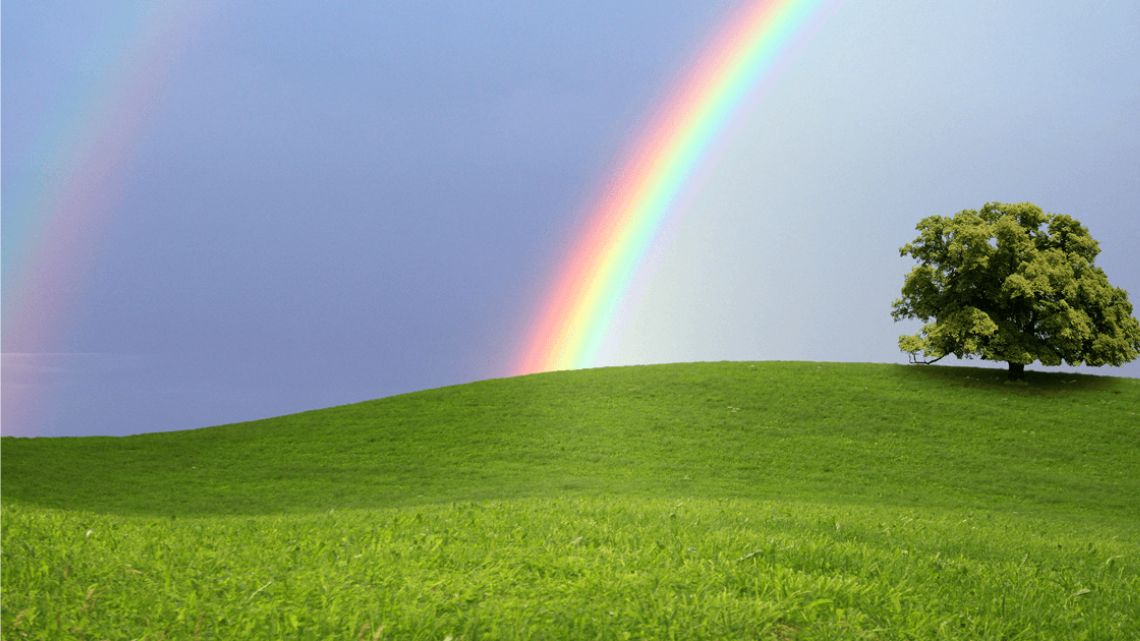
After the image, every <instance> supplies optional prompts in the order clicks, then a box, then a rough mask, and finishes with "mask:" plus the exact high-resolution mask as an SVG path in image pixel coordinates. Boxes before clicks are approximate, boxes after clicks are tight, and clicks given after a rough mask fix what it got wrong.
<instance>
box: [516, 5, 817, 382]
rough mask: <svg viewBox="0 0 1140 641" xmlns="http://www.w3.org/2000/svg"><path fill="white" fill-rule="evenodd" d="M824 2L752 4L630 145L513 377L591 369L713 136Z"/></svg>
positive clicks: (543, 308)
mask: <svg viewBox="0 0 1140 641" xmlns="http://www.w3.org/2000/svg"><path fill="white" fill-rule="evenodd" d="M823 4H824V0H750V1H749V2H747V3H746V4H745V6H743V7H742V8H741V9H740V10H738V11H737V12H735V13H734V14H733V15H731V16H730V17H729V19H728V20H727V22H726V24H725V26H724V27H723V29H722V30H721V31H720V33H719V34H717V35H716V36H715V37H714V38H713V39H712V41H711V44H710V45H709V46H707V47H706V48H705V50H704V53H703V54H702V55H701V56H700V57H699V59H698V60H697V62H696V64H695V65H694V66H693V67H692V68H691V71H690V72H689V73H688V74H687V75H686V76H685V77H684V79H683V80H682V81H681V82H680V83H679V85H677V88H676V89H675V90H674V91H673V93H672V96H671V98H670V99H668V100H667V101H665V103H664V105H663V106H662V108H661V109H660V111H659V113H658V115H657V116H656V118H654V119H653V121H652V122H651V123H650V124H649V126H648V127H647V128H646V130H645V131H644V132H643V133H642V134H641V136H640V137H639V138H638V139H637V141H636V143H635V144H634V145H632V147H631V150H630V151H629V152H628V154H627V156H626V159H625V161H624V162H623V163H622V164H621V166H620V169H619V170H618V171H617V172H616V174H614V175H613V177H612V178H611V179H610V181H609V188H608V189H607V190H606V192H605V193H604V195H603V197H602V198H601V199H600V202H598V203H597V205H596V206H594V207H593V208H592V209H591V210H590V213H589V214H588V215H587V216H586V227H585V229H584V230H583V232H582V233H581V234H580V236H579V237H578V239H577V241H576V242H575V244H574V246H573V247H572V248H571V251H570V253H569V255H568V256H567V258H566V259H565V260H564V261H563V262H562V263H561V267H560V270H559V272H558V275H557V277H556V279H555V281H554V284H553V286H552V287H550V288H549V289H548V290H547V293H546V294H545V296H544V300H543V301H542V304H541V306H540V309H539V313H538V314H537V315H536V320H535V322H534V323H533V324H532V326H531V331H530V335H529V337H528V338H527V339H526V341H525V343H524V346H523V350H522V351H523V353H522V355H521V357H520V358H519V359H518V361H517V366H516V367H515V369H516V373H519V374H527V373H533V372H542V371H552V370H560V369H573V368H577V367H587V366H590V365H591V364H593V363H594V360H595V358H596V356H597V354H598V351H599V350H600V348H601V346H602V343H603V340H604V339H605V337H606V334H607V331H608V330H609V327H610V325H611V322H612V321H613V318H614V316H615V314H616V313H617V311H618V309H619V307H620V305H621V302H622V300H623V298H624V297H625V295H626V293H627V290H628V289H629V286H630V283H631V280H632V279H633V276H634V274H635V272H636V270H637V267H638V264H639V263H640V262H641V260H642V258H643V257H644V256H645V254H646V252H647V250H648V249H649V247H650V246H651V244H652V242H653V240H654V238H655V236H656V235H657V232H658V230H659V229H660V228H661V226H662V224H663V223H664V221H665V220H666V218H667V216H668V214H669V211H670V208H671V205H672V204H673V203H674V201H675V200H676V199H677V197H678V195H679V193H680V192H681V190H682V188H683V187H684V185H685V184H686V180H687V179H688V178H689V177H690V176H691V175H692V174H693V173H694V171H695V169H696V167H697V165H698V163H699V162H700V161H701V159H702V158H703V157H704V156H705V155H706V153H707V151H708V150H709V148H710V146H711V145H712V143H713V141H714V139H715V138H716V136H717V134H718V133H719V132H720V131H721V130H722V129H724V127H725V125H726V124H727V122H728V121H729V119H730V117H731V116H732V115H733V113H734V112H735V111H737V110H738V107H739V106H740V105H741V104H742V103H743V102H745V100H746V98H747V97H748V96H749V95H750V94H751V93H752V92H753V91H754V90H755V88H756V86H757V84H758V82H759V81H760V80H761V79H763V78H764V77H766V76H768V75H770V72H771V70H772V69H773V67H774V66H775V64H776V62H777V61H778V60H779V58H780V54H781V53H783V52H784V51H786V50H787V49H788V48H789V45H790V44H791V43H792V42H793V39H794V37H795V36H796V35H797V34H799V33H801V32H802V31H803V30H804V27H805V26H806V24H807V23H808V22H809V18H811V17H812V16H815V15H817V14H818V13H820V11H819V10H820V8H821V6H822V5H823Z"/></svg>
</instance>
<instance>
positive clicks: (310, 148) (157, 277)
mask: <svg viewBox="0 0 1140 641" xmlns="http://www.w3.org/2000/svg"><path fill="white" fill-rule="evenodd" d="M741 4H742V3H741V2H734V1H729V0H723V1H716V2H702V3H694V2H682V1H675V2H674V1H667V0H653V1H634V0H629V1H624V2H616V3H581V2H562V1H551V2H542V3H535V2H524V1H521V0H519V1H515V0H502V1H499V2H484V3H450V2H423V1H416V2H412V1H407V2H345V3H338V4H337V5H336V7H335V9H334V8H331V5H327V4H322V3H311V2H292V1H274V2H268V1H265V2H260V1H254V0H248V1H243V2H236V3H223V2H211V1H204V2H193V3H177V2H170V3H147V2H141V1H140V2H128V1H125V0H124V1H114V2H113V1H110V0H98V1H95V2H89V1H82V2H70V1H65V0H56V1H48V2H43V1H38V0H37V1H31V0H6V1H5V2H4V3H3V8H2V22H0V28H2V92H0V97H2V162H3V165H2V170H3V173H2V181H3V184H2V199H3V218H2V221H0V222H2V227H0V230H2V240H3V247H2V248H3V258H4V263H3V314H4V325H3V328H2V332H3V352H4V354H3V363H2V364H3V371H2V376H3V416H2V419H3V423H2V427H0V429H2V431H3V433H4V434H6V435H24V436H59V435H88V434H105V435H120V434H133V433H140V432H150V431H165V430H174V429H188V428H196V427H203V426H208V425H214V424H222V423H231V422H237V421H244V420H250V419H256V418H263V417H268V416H276V415H281V414H286V413H291V412H297V411H303V410H308V409H315V408H320V407H327V406H332V405H338V404H343V403H350V402H355V401H361V400H365V399H370V398H377V397H382V396H388V395H392V394H398V393H404V392H410V391H414V390H419V389H427V388H433V387H439V386H443V385H451V384H458V383H464V382H469V381H473V380H480V379H486V378H493V377H499V376H506V375H510V374H512V373H513V367H514V363H515V362H516V361H517V358H518V355H519V352H520V349H522V345H521V342H522V341H523V340H524V337H525V336H526V334H527V331H528V329H529V328H530V327H531V325H533V323H534V322H535V319H536V315H537V313H538V311H539V309H538V305H539V304H540V303H541V301H542V295H543V293H544V291H546V290H547V289H548V288H549V287H550V284H551V282H552V281H553V279H554V278H555V276H556V275H557V270H558V267H559V266H560V264H561V260H562V259H563V258H564V257H565V255H566V253H567V251H568V248H569V247H571V246H572V245H573V242H574V240H575V238H576V235H575V234H576V232H577V231H578V230H579V229H581V227H582V225H583V224H584V220H585V218H586V217H587V216H588V214H589V208H590V205H591V203H592V202H593V201H594V200H595V199H596V197H597V195H598V194H599V193H602V192H604V191H605V190H606V189H607V188H608V187H609V186H610V184H611V181H612V177H613V173H614V171H615V168H616V167H617V166H619V164H620V162H621V161H622V159H623V158H624V156H623V154H625V153H627V152H628V150H629V148H630V145H631V144H632V141H633V140H635V139H636V136H637V134H638V133H639V132H640V131H641V130H642V129H643V128H644V127H645V126H646V122H647V121H648V120H649V119H650V118H651V117H652V114H654V113H655V109H657V108H658V107H659V106H660V105H661V104H663V102H665V101H667V100H668V98H669V96H670V95H671V93H670V92H671V90H675V87H676V84H677V83H678V81H679V79H680V78H681V77H683V76H684V73H685V70H686V69H688V68H690V66H691V65H692V63H693V60H694V59H695V58H696V57H697V56H698V55H699V54H700V53H701V51H702V50H704V48H705V47H706V46H707V45H708V43H709V40H710V38H711V37H712V35H713V34H715V33H716V32H717V31H718V29H720V28H721V27H722V26H723V23H724V22H725V20H727V19H728V17H729V16H730V15H732V14H733V11H734V9H735V8H737V7H738V6H739V5H741ZM155 7H158V9H156V8H155ZM1138 32H1140V5H1138V4H1137V3H1135V2H1133V1H1129V0H1121V1H1115V0H1109V1H1105V2H1089V3H1072V2H1048V3H1041V2H1030V1H1019V0H1017V1H1015V0H1009V1H1002V0H984V1H983V0H963V1H961V2H954V3H942V2H910V1H907V2H903V1H893V2H874V3H865V2H834V1H828V2H824V3H823V8H822V9H821V10H820V11H819V12H818V15H816V16H815V17H813V19H812V20H811V21H810V22H809V25H808V26H807V27H806V28H804V29H803V30H802V31H801V32H800V33H798V34H797V35H796V36H795V37H794V39H793V41H792V44H791V46H789V47H788V48H787V49H786V50H785V51H783V52H782V53H781V54H780V57H779V60H778V64H777V65H775V67H774V68H773V69H772V72H771V73H770V74H769V75H768V76H766V77H765V78H764V79H763V80H762V81H761V82H758V83H757V85H756V87H755V88H754V90H753V91H752V93H750V94H749V96H748V97H747V99H746V100H744V102H743V103H742V104H741V105H740V106H739V108H738V109H737V111H736V112H735V113H734V114H733V116H732V118H731V119H730V121H729V122H728V124H727V125H726V126H725V127H724V129H723V130H722V131H720V133H719V134H718V136H717V137H716V139H715V141H714V143H713V145H712V147H711V148H710V150H709V151H708V153H707V154H706V155H705V156H704V157H703V158H702V160H701V161H700V163H699V164H698V166H697V169H696V171H695V172H694V173H693V175H692V176H691V177H690V179H689V180H688V181H687V182H686V184H685V186H684V188H683V189H682V191H681V194H680V195H679V197H678V199H677V200H676V202H674V203H673V205H672V207H671V208H670V210H669V214H668V217H667V219H666V222H665V224H664V225H663V226H662V227H661V229H660V231H659V233H658V234H657V236H656V237H655V239H654V241H653V244H652V246H651V248H650V251H649V252H648V254H647V256H646V257H645V259H644V260H643V261H642V262H641V263H640V265H639V266H638V269H637V272H636V274H635V277H634V283H633V286H631V287H630V289H629V290H628V292H627V295H626V296H625V297H624V299H623V300H622V303H621V306H620V309H619V310H618V313H617V315H616V316H615V318H614V321H613V323H612V327H611V328H610V331H609V332H608V333H607V335H606V338H605V341H604V343H603V345H602V348H601V350H600V352H599V355H598V357H597V359H596V363H594V364H595V365H598V366H604V365H625V364H638V363H660V362H680V361H697V360H826V361H859V362H884V363H904V362H906V355H905V354H902V353H900V352H899V351H898V348H897V345H896V340H897V338H898V336H899V335H900V334H902V333H913V332H914V331H916V329H917V326H916V324H915V323H895V322H893V321H892V320H891V317H890V307H891V302H892V301H893V300H894V299H895V298H896V297H898V295H899V289H900V287H901V285H902V281H903V277H904V275H905V274H906V272H907V271H908V270H909V269H910V266H911V264H912V263H911V262H910V261H909V259H905V258H902V257H900V256H899V252H898V249H899V247H900V246H901V245H903V244H905V243H906V242H908V241H910V240H911V239H913V237H914V235H915V231H914V225H915V224H916V223H917V222H918V220H919V219H921V218H923V217H925V216H928V215H932V214H941V215H951V214H953V213H955V212H957V211H959V210H962V209H975V208H978V207H980V206H981V205H982V204H983V203H985V202H988V201H1007V202H1011V201H1025V200H1029V201H1033V202H1035V203H1037V204H1038V205H1040V206H1042V207H1043V208H1044V209H1045V210H1046V211H1050V212H1061V213H1067V214H1070V215H1073V216H1075V217H1077V218H1078V219H1079V220H1081V221H1082V222H1083V223H1084V224H1085V225H1086V226H1087V227H1088V228H1089V229H1090V231H1091V233H1092V234H1093V236H1094V237H1095V238H1096V239H1097V240H1099V241H1100V245H1101V249H1102V254H1101V255H1100V257H1099V258H1098V264H1099V265H1100V266H1101V267H1102V268H1103V269H1104V270H1105V271H1106V272H1107V274H1108V276H1109V279H1110V281H1111V282H1112V283H1113V284H1114V285H1116V286H1118V287H1122V288H1124V289H1125V290H1127V291H1128V292H1130V293H1131V299H1132V301H1133V303H1134V304H1135V303H1137V302H1140V299H1138V297H1140V252H1137V251H1136V250H1135V248H1136V247H1138V246H1140V215H1138V212H1140V127H1138V126H1137V125H1136V122H1137V116H1140V65H1136V64H1135V61H1136V60H1140V39H1137V38H1136V37H1135V34H1136V33H1138ZM53 207H55V209H53ZM67 208H71V210H70V211H74V212H80V213H82V216H81V217H80V216H78V215H77V216H76V217H73V218H70V219H69V218H67V217H66V216H60V217H58V219H57V220H55V221H54V222H53V221H51V220H49V218H50V216H48V215H47V213H46V212H51V211H65V210H68V209H67ZM944 362H945V361H944ZM971 364H979V363H978V362H977V361H972V362H971ZM939 366H942V365H941V364H940V365H939ZM1030 369H1042V368H1041V367H1040V366H1039V365H1037V366H1031V368H1030ZM1061 369H1065V368H1061ZM1080 371H1088V372H1089V373H1097V374H1106V375H1117V376H1132V377H1140V363H1135V362H1134V363H1132V364H1130V365H1127V366H1124V367H1120V368H1111V367H1106V368H1095V369H1083V370H1080Z"/></svg>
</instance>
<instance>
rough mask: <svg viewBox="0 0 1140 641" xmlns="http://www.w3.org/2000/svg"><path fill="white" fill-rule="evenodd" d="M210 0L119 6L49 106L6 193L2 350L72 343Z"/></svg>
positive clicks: (104, 17) (60, 347) (105, 17)
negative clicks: (117, 216)
mask: <svg viewBox="0 0 1140 641" xmlns="http://www.w3.org/2000/svg"><path fill="white" fill-rule="evenodd" d="M204 7H205V3H197V2H194V1H193V0H170V1H169V2H163V3H153V4H149V5H140V6H134V5H130V6H127V5H123V6H115V7H114V10H113V11H107V12H104V13H103V14H101V19H100V20H99V21H98V24H93V25H92V27H91V32H92V34H94V35H92V37H91V42H89V43H87V44H88V48H87V50H86V51H84V52H83V55H82V56H80V55H76V58H80V59H82V60H84V63H83V65H82V68H81V69H78V70H76V71H75V72H74V73H73V74H72V80H73V83H72V85H71V86H68V87H64V91H63V92H62V96H61V97H60V99H59V100H58V101H57V102H55V103H54V104H53V105H51V106H50V107H49V109H47V110H46V112H45V115H44V118H43V120H42V122H41V124H40V127H39V131H38V135H37V136H36V137H35V141H34V142H33V143H32V145H31V146H30V148H29V149H28V150H27V153H28V159H27V160H26V161H25V162H24V163H23V164H24V165H25V166H26V167H28V168H29V169H28V170H27V171H25V174H23V175H21V176H19V177H18V178H19V180H16V181H15V182H14V184H12V185H8V184H6V185H5V188H6V189H8V188H9V187H10V188H11V190H10V192H9V193H7V194H6V195H5V196H6V197H5V199H4V225H5V232H4V240H5V242H4V257H3V279H4V282H3V285H4V310H3V328H4V331H3V350H4V352H11V353H22V352H26V353H35V352H58V351H66V346H65V343H66V340H65V333H66V328H67V326H68V324H69V322H70V316H71V312H72V308H73V307H74V306H75V303H76V297H77V295H78V293H79V292H80V291H81V290H82V286H81V285H80V284H79V282H78V281H81V280H82V277H83V272H84V271H85V270H86V269H88V268H89V267H90V265H91V263H92V261H93V259H94V257H95V256H96V255H97V254H98V252H99V250H100V247H99V240H100V237H101V232H102V230H103V228H104V227H105V226H106V223H107V220H108V219H109V218H110V217H111V216H113V215H114V210H115V208H116V206H117V205H118V204H119V201H120V199H121V197H122V193H121V189H122V185H123V182H124V180H125V177H126V175H127V173H128V171H129V170H130V163H131V159H132V156H133V153H134V151H135V149H136V147H137V144H138V141H139V140H140V138H141V137H142V134H143V132H144V130H145V128H146V125H147V124H148V122H149V120H150V115H151V111H152V110H153V109H154V107H155V103H156V102H157V100H158V99H159V97H160V94H161V89H162V86H163V85H164V83H165V81H166V77H167V75H168V73H169V69H170V67H171V65H172V64H173V62H174V61H175V59H176V58H177V57H178V54H179V53H180V51H181V49H182V45H183V44H184V43H185V41H186V40H187V39H188V38H189V36H190V34H191V32H192V31H193V30H194V28H195V26H196V25H197V24H198V23H199V22H200V20H201V17H202V15H203V14H204Z"/></svg>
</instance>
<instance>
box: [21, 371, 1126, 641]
mask: <svg viewBox="0 0 1140 641" xmlns="http://www.w3.org/2000/svg"><path fill="white" fill-rule="evenodd" d="M1003 378H1004V373H1003V372H1000V371H994V370H980V369H962V368H937V367H926V368H922V367H901V366H878V365H857V364H821V363H699V364H685V365H667V366H648V367H631V368H613V369H600V370H583V371H573V372H561V373H554V374H543V375H536V376H527V377H521V378H515V379H503V380H494V381H485V382H480V383H474V384H470V385H462V386H456V387H450V388H443V389H438V390H430V391H425V392H418V393H415V394H408V395H403V396H398V397H391V398H386V399H381V400H377V401H370V402H366V403H360V404H355V405H347V406H343V407H337V408H331V409H326V410H318V411H313V412H306V413H302V414H296V415H292V416H285V417H280V418H274V419H268V420H264V421H256V422H251V423H245V424H239V425H229V426H222V427H213V428H207V429H201V430H193V431H186V432H171V433H159V434H147V435H139V436H131V437H125V438H66V439H15V438H4V439H3V442H2V450H0V453H2V466H0V474H2V486H0V491H2V497H3V515H2V516H3V521H2V526H3V566H2V573H3V574H2V579H3V590H4V598H3V603H2V608H0V609H2V618H0V622H2V623H3V630H4V638H12V639H19V638H44V639H48V638H51V639H65V638H104V637H106V638H152V639H174V638H186V639H193V638H251V639H252V638H265V639H277V638H306V639H309V638H311V639H323V638H338V639H341V638H351V639H355V638H363V639H394V638H400V639H404V638H407V639H444V638H447V637H449V636H450V637H451V638H453V639H455V640H458V639H523V638H568V639H592V638H599V639H611V638H613V639H619V638H647V639H648V638H655V639H662V638H678V639H692V638H725V639H728V638H733V639H735V638H741V639H744V638H749V639H753V638H755V639H829V638H845V639H858V638H867V639H911V638H921V639H937V638H947V639H959V638H960V639H991V638H992V639H1053V638H1088V639H1120V638H1140V614H1138V613H1140V597H1137V596H1136V595H1137V594H1140V558H1138V553H1140V473H1138V472H1137V470H1140V381H1137V380H1130V379H1113V378H1103V377H1088V376H1078V375H1073V374H1039V373H1030V376H1029V380H1028V382H1027V383H1024V384H1010V383H1006V382H1004V380H1003Z"/></svg>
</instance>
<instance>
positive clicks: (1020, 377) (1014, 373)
mask: <svg viewBox="0 0 1140 641" xmlns="http://www.w3.org/2000/svg"><path fill="white" fill-rule="evenodd" d="M1008 378H1009V380H1011V381H1024V380H1025V363H1009V377H1008Z"/></svg>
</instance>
